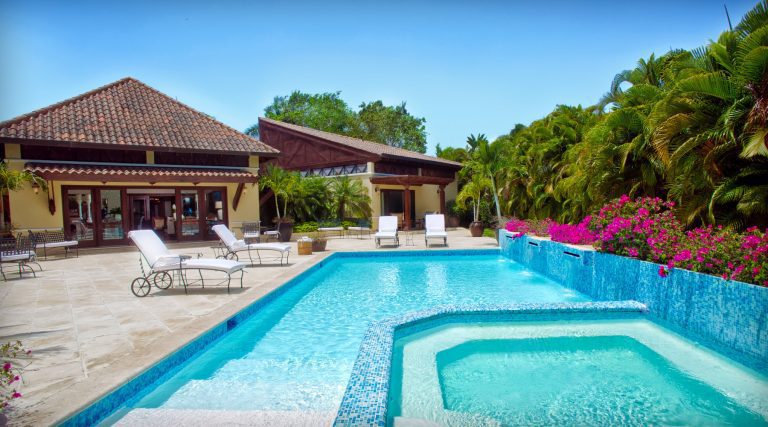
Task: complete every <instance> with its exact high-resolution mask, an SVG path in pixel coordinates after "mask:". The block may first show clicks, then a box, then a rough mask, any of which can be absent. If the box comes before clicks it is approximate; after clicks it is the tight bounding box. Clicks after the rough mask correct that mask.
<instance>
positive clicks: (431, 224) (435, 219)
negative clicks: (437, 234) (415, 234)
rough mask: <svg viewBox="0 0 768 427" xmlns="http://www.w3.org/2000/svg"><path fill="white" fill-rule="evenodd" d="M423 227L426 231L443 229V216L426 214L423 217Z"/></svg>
mask: <svg viewBox="0 0 768 427" xmlns="http://www.w3.org/2000/svg"><path fill="white" fill-rule="evenodd" d="M424 228H426V229H427V231H445V216H444V215H442V214H440V215H426V216H425V217H424Z"/></svg>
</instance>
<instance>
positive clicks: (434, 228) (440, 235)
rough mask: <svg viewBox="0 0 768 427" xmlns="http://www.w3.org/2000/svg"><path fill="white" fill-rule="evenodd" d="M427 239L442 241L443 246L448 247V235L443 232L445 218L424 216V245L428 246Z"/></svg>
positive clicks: (442, 216) (440, 215) (441, 216)
mask: <svg viewBox="0 0 768 427" xmlns="http://www.w3.org/2000/svg"><path fill="white" fill-rule="evenodd" d="M429 239H443V245H445V246H448V233H446V232H445V216H444V215H442V214H439V215H434V214H433V215H425V216H424V244H425V245H426V246H429Z"/></svg>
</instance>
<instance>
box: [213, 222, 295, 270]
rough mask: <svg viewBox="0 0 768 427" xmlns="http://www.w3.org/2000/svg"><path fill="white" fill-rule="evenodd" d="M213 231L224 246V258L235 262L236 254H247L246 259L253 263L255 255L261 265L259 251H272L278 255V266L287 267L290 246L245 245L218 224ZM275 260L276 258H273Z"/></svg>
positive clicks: (275, 244) (276, 244)
mask: <svg viewBox="0 0 768 427" xmlns="http://www.w3.org/2000/svg"><path fill="white" fill-rule="evenodd" d="M212 229H213V231H214V232H215V233H216V235H217V236H219V239H220V240H221V243H223V244H224V253H223V254H222V255H223V257H224V258H227V259H233V260H237V259H238V256H237V253H238V252H248V259H249V260H250V261H251V265H254V263H253V253H254V252H255V253H256V258H257V259H258V260H259V264H261V253H260V252H261V251H272V252H278V253H279V254H280V265H283V260H285V265H288V256H289V255H290V254H291V246H290V245H286V244H284V243H251V244H247V243H245V241H244V240H238V239H237V238H236V237H235V235H234V234H233V233H232V231H230V230H229V228H227V226H226V225H224V224H218V225H214V226H213V228H212ZM275 259H276V258H275Z"/></svg>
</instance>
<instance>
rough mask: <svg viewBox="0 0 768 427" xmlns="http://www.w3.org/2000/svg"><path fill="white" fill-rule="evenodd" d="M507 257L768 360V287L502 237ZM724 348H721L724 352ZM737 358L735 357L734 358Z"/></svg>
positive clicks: (586, 291) (603, 298)
mask: <svg viewBox="0 0 768 427" xmlns="http://www.w3.org/2000/svg"><path fill="white" fill-rule="evenodd" d="M500 237H501V238H500V245H501V247H502V253H503V254H504V255H505V256H508V257H510V258H511V259H513V260H515V261H518V262H520V263H522V264H525V265H526V266H528V267H529V268H531V269H532V270H535V271H537V272H539V273H542V274H544V275H546V276H548V277H550V278H553V279H555V280H557V281H558V282H560V283H562V284H563V285H564V286H567V287H570V288H572V289H575V290H578V291H580V292H582V293H584V294H587V295H589V296H590V297H592V298H594V299H595V300H598V301H613V300H635V301H639V302H642V303H643V304H646V305H647V306H648V309H649V311H650V314H651V316H652V317H653V318H654V319H658V320H661V321H662V322H664V323H666V324H668V325H671V326H672V327H676V328H679V329H681V330H683V331H685V333H686V335H689V336H692V337H701V338H704V339H706V340H708V341H710V342H714V343H715V344H716V345H718V346H720V347H723V348H724V349H727V350H731V351H732V352H733V353H731V354H729V355H731V356H736V357H737V358H738V356H739V355H746V356H747V357H750V358H756V359H758V360H768V288H765V287H761V286H754V285H750V284H747V283H742V282H735V281H727V280H724V279H722V278H719V277H714V276H710V275H707V274H701V273H694V272H691V271H687V270H680V269H674V270H672V271H671V272H670V273H669V275H668V276H667V277H665V278H664V277H661V276H659V274H658V269H659V266H658V264H653V263H650V262H645V261H639V260H635V259H631V258H626V257H621V256H617V255H612V254H605V253H601V252H596V251H594V250H591V249H589V248H578V247H574V246H571V245H564V244H561V243H557V242H552V241H549V240H541V239H536V238H531V237H528V236H523V237H520V238H517V239H512V238H511V237H510V234H508V233H507V232H505V231H502V232H501V236H500ZM723 348H718V350H720V351H722V350H723ZM734 353H735V354H734Z"/></svg>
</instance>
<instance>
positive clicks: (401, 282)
mask: <svg viewBox="0 0 768 427" xmlns="http://www.w3.org/2000/svg"><path fill="white" fill-rule="evenodd" d="M578 301H589V298H588V297H585V296H584V295H581V294H579V293H577V292H575V291H573V290H570V289H566V288H564V287H562V286H560V285H558V284H557V283H555V282H553V281H551V280H549V279H546V278H545V277H543V276H541V275H538V274H536V273H533V272H531V271H530V270H528V269H526V268H524V267H522V266H521V265H520V264H517V263H515V262H513V261H510V260H508V259H506V258H504V257H502V256H500V255H495V254H494V255H467V256H456V255H453V256H444V255H437V256H435V255H430V256H418V257H417V256H394V257H386V258H384V257H359V258H336V259H333V260H331V261H329V263H328V264H327V265H325V266H323V267H322V268H320V269H318V270H317V271H315V272H313V273H312V274H310V275H309V276H308V277H306V278H305V279H303V280H302V281H301V283H299V284H297V285H295V286H294V287H293V288H291V289H290V290H288V291H287V292H286V293H285V294H283V295H282V296H280V297H279V298H277V299H276V300H274V301H273V302H271V303H269V304H268V305H267V306H266V307H264V309H262V310H261V311H260V312H259V313H257V314H256V315H254V316H253V317H252V318H250V319H249V320H248V321H246V322H244V323H242V324H241V325H239V326H238V327H237V328H235V329H234V330H232V331H231V332H229V333H228V334H227V335H225V336H224V337H223V338H221V339H220V340H219V341H217V342H216V343H215V344H214V345H212V346H210V347H209V348H208V349H207V350H205V351H203V352H202V353H200V354H199V355H198V356H196V357H195V358H194V359H192V360H190V361H189V362H187V363H185V364H184V365H183V366H182V367H181V369H178V370H176V371H175V372H172V373H169V374H168V375H167V376H166V377H165V378H163V380H162V382H161V383H160V384H157V385H155V386H153V387H152V388H151V389H150V390H149V392H148V393H146V394H145V395H144V396H143V397H142V398H141V399H139V400H138V401H137V402H134V403H131V405H130V406H131V407H132V408H167V409H226V410H289V411H290V410H308V411H335V410H336V408H337V407H338V405H339V402H340V400H341V397H342V395H343V392H344V387H345V386H346V384H347V382H348V380H349V376H350V373H351V370H352V365H353V363H354V360H355V357H356V356H357V352H358V348H359V346H360V342H361V340H362V337H363V335H364V333H365V331H366V329H367V327H368V325H369V323H370V322H371V321H375V320H381V319H384V318H387V317H390V316H393V315H397V314H403V313H406V312H411V311H415V310H422V309H426V308H430V307H434V306H438V305H444V304H475V303H514V302H578ZM127 409H130V408H127Z"/></svg>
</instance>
